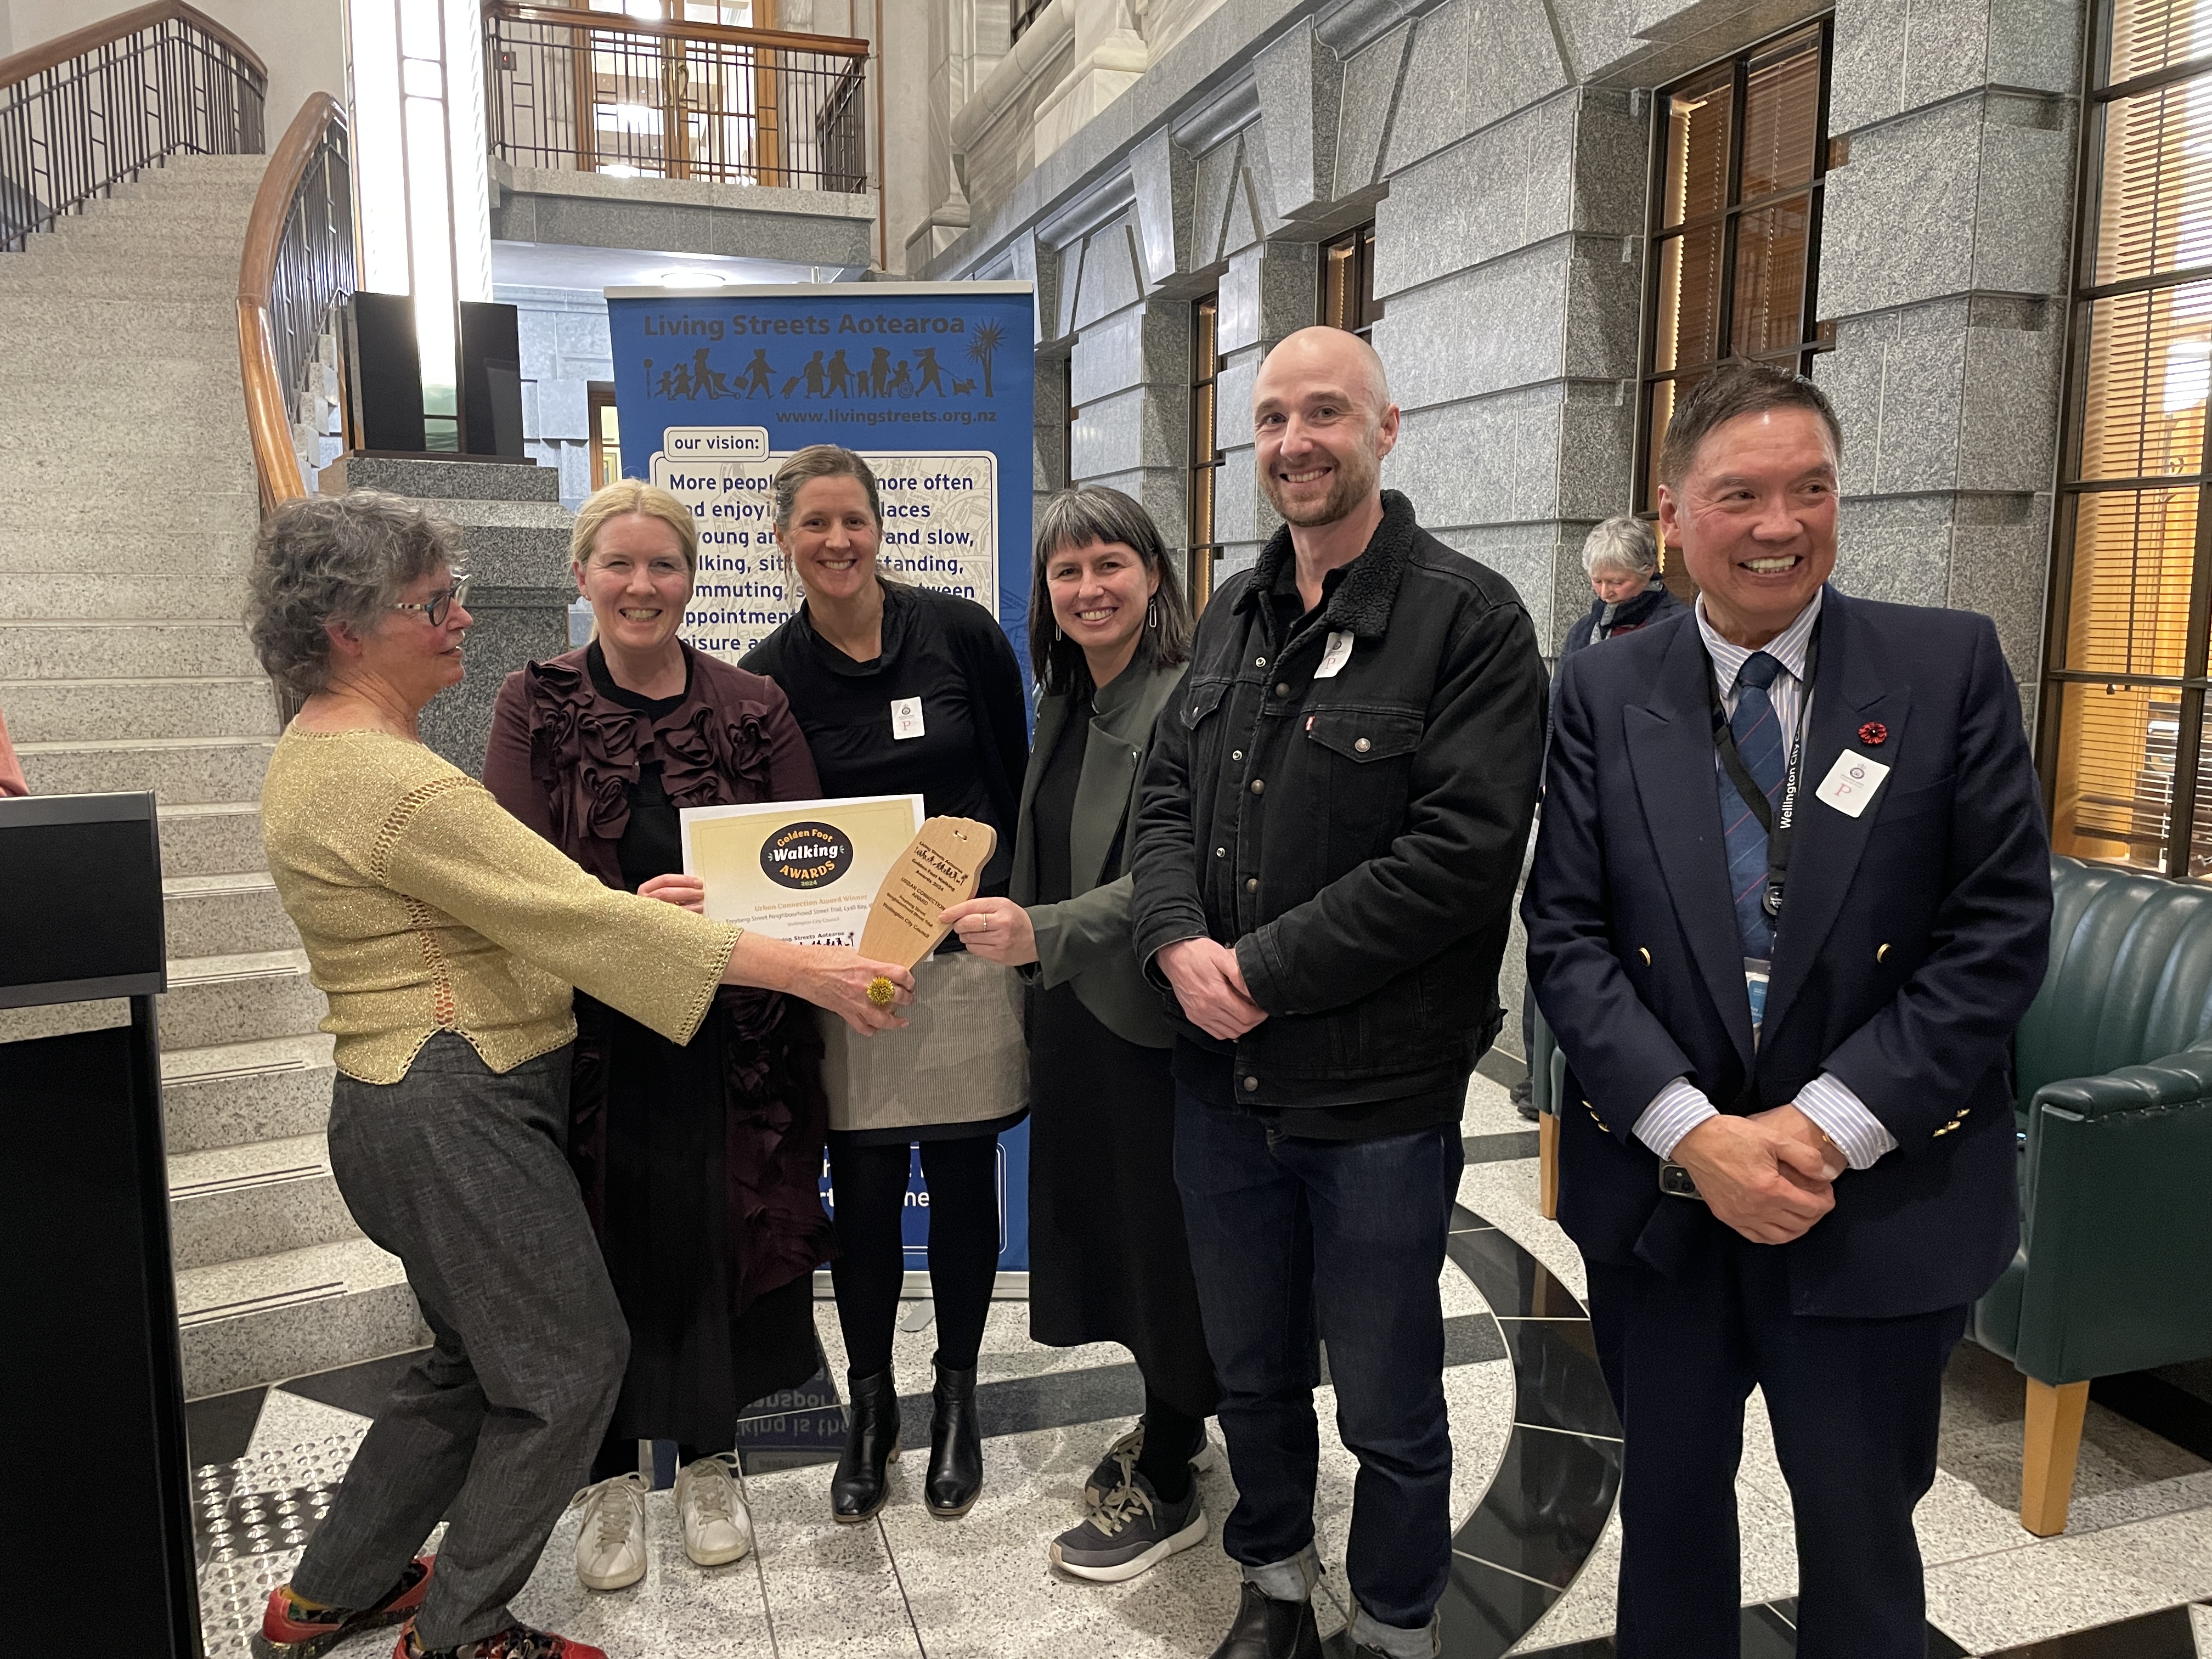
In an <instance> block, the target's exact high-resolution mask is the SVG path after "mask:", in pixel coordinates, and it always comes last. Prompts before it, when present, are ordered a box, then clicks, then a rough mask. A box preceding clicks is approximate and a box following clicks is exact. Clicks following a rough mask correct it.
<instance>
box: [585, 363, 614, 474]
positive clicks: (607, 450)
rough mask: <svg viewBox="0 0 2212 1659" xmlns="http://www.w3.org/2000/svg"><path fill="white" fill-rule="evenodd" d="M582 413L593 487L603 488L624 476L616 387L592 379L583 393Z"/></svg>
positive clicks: (603, 381)
mask: <svg viewBox="0 0 2212 1659" xmlns="http://www.w3.org/2000/svg"><path fill="white" fill-rule="evenodd" d="M584 404H585V416H586V422H588V424H589V426H590V428H591V434H592V489H605V488H606V487H607V486H608V485H609V484H611V483H613V482H614V481H615V480H616V479H617V478H619V477H622V475H623V471H622V428H621V427H620V425H618V424H617V422H616V419H615V389H614V387H613V386H610V385H609V384H608V383H607V382H606V381H605V380H593V381H592V382H591V384H590V385H589V386H587V387H586V390H585V393H584Z"/></svg>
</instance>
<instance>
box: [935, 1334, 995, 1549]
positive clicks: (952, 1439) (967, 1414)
mask: <svg viewBox="0 0 2212 1659" xmlns="http://www.w3.org/2000/svg"><path fill="white" fill-rule="evenodd" d="M931 1399H932V1402H933V1410H932V1412H931V1413H930V1419H929V1484H928V1487H927V1491H928V1494H929V1512H930V1513H931V1514H932V1515H933V1516H937V1518H938V1519H939V1520H940V1521H957V1520H958V1519H959V1518H960V1517H961V1516H963V1515H965V1514H967V1513H968V1511H969V1510H970V1509H971V1508H973V1507H974V1506H975V1494H976V1493H978V1492H981V1491H982V1490H983V1430H982V1425H980V1424H979V1423H977V1422H976V1420H975V1367H974V1366H973V1365H970V1366H969V1368H968V1369H967V1370H964V1371H955V1370H946V1369H945V1367H944V1366H942V1365H939V1367H938V1368H937V1386H936V1388H935V1389H933V1390H932V1391H931Z"/></svg>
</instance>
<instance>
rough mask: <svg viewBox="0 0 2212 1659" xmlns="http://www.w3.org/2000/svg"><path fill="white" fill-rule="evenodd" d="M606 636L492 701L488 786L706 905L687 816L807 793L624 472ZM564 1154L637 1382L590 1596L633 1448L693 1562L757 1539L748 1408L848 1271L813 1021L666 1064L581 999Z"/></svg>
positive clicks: (788, 1372)
mask: <svg viewBox="0 0 2212 1659" xmlns="http://www.w3.org/2000/svg"><path fill="white" fill-rule="evenodd" d="M569 555H570V558H571V561H572V562H573V564H574V569H575V574H576V583H577V586H578V588H579V590H580V592H582V593H583V595H584V597H585V598H586V599H589V600H590V601H591V604H592V616H593V619H594V622H595V623H596V624H597V637H596V638H595V639H594V640H593V641H592V643H591V644H590V645H588V646H586V647H584V648H583V649H582V650H580V651H571V652H569V653H568V654H567V655H565V656H560V657H556V658H554V659H551V660H550V661H548V662H543V663H533V664H532V665H530V666H528V667H526V668H524V669H522V670H521V671H519V672H516V673H513V674H510V675H508V676H507V682H506V684H504V685H502V686H501V688H500V694H499V702H498V705H497V708H496V711H495V714H494V717H493V724H492V735H491V742H490V746H489V750H488V751H487V753H486V755H485V757H484V772H483V780H484V783H485V786H486V787H488V788H489V789H490V790H491V792H492V793H493V794H495V796H497V797H498V798H499V801H500V804H501V805H503V806H505V807H506V808H507V811H510V812H512V813H513V814H514V816H515V817H519V818H520V819H521V820H522V821H523V822H524V823H526V824H528V825H530V826H531V827H532V829H536V830H537V831H538V834H540V835H542V836H544V837H545V838H546V839H547V840H548V841H550V842H553V844H554V845H555V846H556V847H558V848H561V850H562V852H564V853H566V854H568V855H569V856H570V857H571V858H573V859H574V860H576V861H577V862H578V863H579V864H580V865H582V866H584V868H585V869H586V870H588V871H590V872H592V874H594V875H596V876H598V877H599V879H600V880H602V881H604V882H605V883H606V884H608V885H609V886H611V887H621V888H624V889H627V890H631V891H634V892H637V893H641V894H642V895H643V896H646V897H647V898H659V899H664V900H666V901H667V902H671V903H674V904H681V905H684V906H685V907H686V908H690V909H693V910H697V909H700V908H702V903H703V893H702V889H701V886H700V884H699V881H698V878H696V877H692V876H686V875H684V874H683V873H681V872H682V869H683V850H682V844H681V842H680V839H679V836H678V819H677V813H678V809H680V808H683V807H686V806H720V805H738V804H743V803H746V802H750V801H760V800H804V799H813V798H817V797H818V796H819V795H820V794H821V793H822V791H821V787H820V785H819V783H818V781H817V778H816V775H815V769H814V762H813V759H812V757H811V756H810V755H809V753H808V752H807V747H806V740H805V738H803V737H801V736H800V735H799V725H798V722H797V721H796V720H793V718H792V714H791V709H790V707H789V705H788V704H787V702H785V700H784V695H783V693H782V692H781V691H780V690H777V689H776V686H775V682H774V681H772V680H769V679H765V678H762V677H761V676H759V675H757V674H749V673H747V672H745V671H744V670H742V669H738V668H734V667H732V666H730V665H727V664H726V663H721V662H718V661H716V660H714V659H713V658H710V657H706V656H702V655H701V654H700V653H697V652H696V651H694V650H692V649H691V648H690V647H688V646H686V645H685V644H684V642H683V641H680V640H679V639H678V638H677V637H676V629H677V625H678V623H680V622H681V621H682V620H683V617H684V607H685V605H688V604H689V603H690V598H691V586H692V580H693V577H694V575H695V574H696V569H697V565H698V532H697V529H696V526H695V525H694V523H693V521H692V518H691V514H690V511H689V510H688V509H687V508H686V507H684V504H683V503H682V502H680V501H678V500H677V499H676V498H675V497H674V496H673V495H670V494H668V493H667V492H666V491H665V490H662V489H654V488H653V487H652V486H651V485H649V484H645V483H640V482H638V481H637V480H635V479H623V480H620V481H618V482H617V483H611V484H610V485H608V486H607V487H606V488H605V489H602V490H600V491H599V493H598V494H597V495H593V496H592V498H591V499H590V500H589V501H586V503H585V504H584V507H583V510H582V511H581V512H580V513H578V515H577V518H576V525H575V529H574V533H573V535H572V537H571V538H570V543H569ZM576 1025H577V1037H576V1053H575V1076H574V1086H573V1092H572V1095H571V1104H570V1109H569V1141H568V1155H569V1160H570V1162H571V1163H572V1164H574V1167H575V1170H576V1175H577V1178H578V1180H579V1181H580V1182H581V1183H582V1187H583V1192H584V1201H585V1205H586V1208H587V1210H588V1211H589V1212H590V1214H591V1217H592V1225H593V1226H594V1227H595V1228H596V1229H597V1230H598V1232H599V1246H600V1249H601V1251H602V1252H603V1254H604V1255H605V1258H606V1264H607V1272H608V1274H609V1276H610V1277H611V1279H612V1280H613V1281H614V1286H615V1291H616V1293H617V1296H618V1297H620V1298H621V1302H622V1306H623V1314H624V1316H626V1317H627V1318H628V1320H629V1328H630V1355H629V1370H628V1372H627V1374H626V1375H625V1376H624V1378H623V1389H622V1396H621V1399H620V1401H618V1403H617V1406H616V1407H615V1414H614V1419H613V1421H612V1423H611V1424H610V1425H609V1426H608V1430H607V1436H606V1440H605V1443H604V1445H603V1446H602V1448H601V1449H600V1454H599V1460H598V1462H596V1463H595V1464H594V1466H593V1468H592V1480H593V1483H594V1484H593V1485H592V1486H589V1487H587V1488H586V1491H585V1492H583V1493H581V1494H580V1495H579V1498H580V1502H581V1503H582V1504H583V1505H584V1506H585V1509H586V1514H585V1516H584V1517H583V1524H582V1527H581V1528H580V1531H579V1533H578V1534H577V1540H576V1568H577V1573H578V1576H579V1577H580V1578H581V1579H582V1581H583V1582H584V1583H585V1584H586V1585H587V1586H589V1587H590V1588H592V1589H621V1588H623V1586H625V1585H628V1584H631V1583H635V1582H637V1580H638V1579H639V1578H640V1577H642V1576H643V1575H644V1572H645V1564H646V1547H645V1507H644V1492H645V1486H646V1483H645V1482H644V1480H642V1479H641V1476H640V1475H639V1474H638V1473H637V1469H638V1456H637V1442H638V1441H639V1440H641V1439H662V1440H674V1441H676V1442H678V1445H679V1447H680V1449H681V1455H682V1460H683V1468H682V1472H681V1473H680V1474H678V1479H677V1488H678V1490H677V1501H678V1510H679V1514H680V1516H681V1519H682V1522H683V1528H684V1548H685V1550H686V1552H687V1553H689V1554H690V1557H691V1559H693V1560H694V1561H696V1562H698V1563H699V1564H700V1565H702V1566H712V1565H720V1564H722V1563H724V1562H727V1561H733V1560H735V1559H738V1557H739V1556H741V1555H743V1554H744V1553H745V1550H746V1549H747V1547H749V1546H750V1541H751V1528H750V1521H749V1519H748V1517H747V1516H746V1512H745V1509H744V1501H743V1499H742V1498H740V1497H739V1496H738V1488H737V1485H736V1481H735V1480H734V1474H735V1458H734V1456H733V1455H732V1449H733V1448H734V1446H735V1445H736V1442H737V1422H738V1415H739V1413H741V1412H742V1411H743V1409H744V1407H746V1406H747V1405H749V1404H750V1403H751V1402H752V1401H756V1400H759V1399H761V1398H763V1396H765V1395H769V1394H773V1393H775V1392H776V1391H778V1390H780V1389H790V1388H795V1387H797V1386H798V1385H799V1383H803V1382H805V1380H806V1378H807V1377H809V1376H811V1375H812V1374H813V1372H814V1370H815V1367H816V1364H817V1349H816V1346H815V1336H814V1301H813V1296H814V1291H813V1271H814V1269H815V1267H817V1266H818V1265H819V1264H820V1263H822V1262H823V1261H827V1260H828V1259H829V1257H830V1256H831V1255H833V1254H835V1246H834V1234H833V1232H832V1230H831V1227H830V1224H829V1218H827V1217H826V1216H825V1215H824V1214H823V1210H822V1202H821V1199H820V1195H819V1187H818V1178H819V1174H820V1170H821V1168H822V1151H823V1140H824V1138H825V1135H826V1133H827V1130H828V1119H827V1107H826V1104H825V1103H824V1100H823V1092H822V1081H821V1056H822V1044H821V1040H820V1038H819V1036H817V1033H816V1028H815V1024H814V1019H813V1014H812V1011H811V1009H809V1008H808V1007H807V1006H805V1005H804V1004H802V1003H799V1002H797V1001H794V1000H791V999H789V998H787V997H784V996H782V995H780V994H776V993H774V992H767V991H757V990H749V989H742V988H738V987H725V988H724V989H723V990H721V991H720V993H719V994H717V997H716V1000H715V1007H714V1012H713V1013H712V1014H711V1015H710V1016H709V1017H708V1020H707V1022H706V1024H704V1025H702V1027H701V1029H700V1031H699V1034H698V1035H697V1036H696V1037H694V1038H693V1039H692V1040H691V1042H690V1043H689V1044H688V1045H686V1046H684V1047H683V1048H678V1046H677V1045H676V1044H674V1043H672V1042H669V1041H668V1040H667V1039H666V1038H665V1037H663V1036H659V1035H658V1034H657V1033H655V1032H653V1031H652V1030H647V1028H646V1027H645V1026H643V1025H641V1024H638V1022H637V1021H635V1020H634V1019H632V1018H629V1016H628V1015H625V1014H623V1013H619V1012H617V1011H616V1010H614V1009H612V1008H610V1007H608V1006H606V1005H605V1004H604V1003H601V1002H598V1001H595V1000H592V998H590V997H587V996H585V995H583V994H581V993H579V994H578V995H577V997H576Z"/></svg>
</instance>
